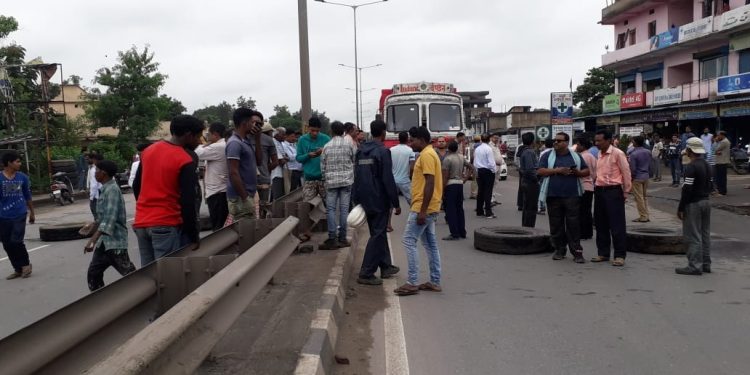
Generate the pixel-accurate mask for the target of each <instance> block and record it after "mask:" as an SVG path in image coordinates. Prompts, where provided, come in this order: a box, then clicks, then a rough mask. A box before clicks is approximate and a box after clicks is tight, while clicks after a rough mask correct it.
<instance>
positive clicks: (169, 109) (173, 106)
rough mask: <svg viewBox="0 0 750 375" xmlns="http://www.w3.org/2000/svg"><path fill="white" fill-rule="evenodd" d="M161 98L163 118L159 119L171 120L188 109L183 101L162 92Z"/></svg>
mask: <svg viewBox="0 0 750 375" xmlns="http://www.w3.org/2000/svg"><path fill="white" fill-rule="evenodd" d="M159 99H161V106H162V107H161V108H162V110H161V118H159V120H162V121H170V120H172V119H173V118H175V116H179V115H181V114H183V113H185V111H187V108H185V106H184V105H182V102H180V101H179V100H177V99H175V98H173V97H171V96H168V95H164V94H162V95H161V96H159Z"/></svg>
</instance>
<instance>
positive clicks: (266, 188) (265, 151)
mask: <svg viewBox="0 0 750 375" xmlns="http://www.w3.org/2000/svg"><path fill="white" fill-rule="evenodd" d="M260 132H261V134H260V138H259V139H257V142H256V138H258V137H257V136H255V137H250V138H248V141H250V145H251V146H252V147H253V149H255V150H257V149H258V148H259V147H260V150H261V151H260V159H259V160H258V163H257V165H258V185H257V186H258V208H259V210H258V212H259V213H260V218H261V219H262V218H265V217H266V216H267V213H268V204H269V202H270V198H271V170H272V169H274V168H276V166H278V164H279V159H278V156H277V155H276V145H275V144H274V143H273V137H271V134H272V133H273V127H272V126H271V124H270V123H268V122H267V123H265V124H263V127H262V128H261V130H260ZM258 145H260V146H258Z"/></svg>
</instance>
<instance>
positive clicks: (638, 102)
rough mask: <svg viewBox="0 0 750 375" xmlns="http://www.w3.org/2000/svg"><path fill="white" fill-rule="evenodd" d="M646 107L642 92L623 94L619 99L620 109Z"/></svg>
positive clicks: (644, 96)
mask: <svg viewBox="0 0 750 375" xmlns="http://www.w3.org/2000/svg"><path fill="white" fill-rule="evenodd" d="M645 106H646V95H645V94H644V93H642V92H636V93H633V94H625V95H623V96H622V97H621V98H620V109H627V108H641V107H645Z"/></svg>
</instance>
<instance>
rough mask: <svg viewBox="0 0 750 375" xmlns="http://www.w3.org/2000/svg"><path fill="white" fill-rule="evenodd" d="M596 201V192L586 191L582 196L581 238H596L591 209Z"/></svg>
mask: <svg viewBox="0 0 750 375" xmlns="http://www.w3.org/2000/svg"><path fill="white" fill-rule="evenodd" d="M593 203H594V192H593V191H588V190H587V191H584V192H583V197H581V239H582V240H588V239H590V238H594V217H593V215H592V212H591V209H592V208H593Z"/></svg>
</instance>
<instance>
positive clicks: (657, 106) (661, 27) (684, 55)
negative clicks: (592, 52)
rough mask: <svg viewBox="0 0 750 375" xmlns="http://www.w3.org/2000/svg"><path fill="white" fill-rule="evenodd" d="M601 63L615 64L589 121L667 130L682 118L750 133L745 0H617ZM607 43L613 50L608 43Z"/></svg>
mask: <svg viewBox="0 0 750 375" xmlns="http://www.w3.org/2000/svg"><path fill="white" fill-rule="evenodd" d="M607 3H608V6H606V7H605V8H604V9H603V10H602V18H601V21H600V23H601V24H602V25H611V26H614V35H613V43H612V45H611V46H612V47H614V48H613V49H612V48H608V51H607V53H605V54H604V55H603V56H602V66H603V67H605V68H609V69H613V70H614V71H615V72H616V80H615V92H614V93H613V94H612V95H609V96H607V97H606V98H605V101H604V108H603V110H604V114H602V115H599V116H591V117H589V118H586V119H580V120H586V122H587V124H591V123H592V122H593V123H595V126H596V127H597V128H606V127H608V128H611V129H612V130H614V131H616V132H619V133H623V134H636V133H640V132H641V131H645V132H646V133H650V132H654V133H659V134H662V135H671V134H674V133H678V132H682V131H684V129H685V128H686V127H688V126H690V127H691V129H692V130H693V131H694V132H695V133H696V134H697V133H699V132H702V130H703V128H706V127H708V128H709V129H710V130H711V131H716V130H718V129H723V130H726V131H727V132H728V133H729V135H730V139H732V140H734V141H737V140H739V139H740V137H743V138H744V139H745V140H747V138H748V136H750V132H749V131H748V129H750V127H747V126H744V125H743V123H746V122H748V121H750V5H747V4H746V3H748V1H746V0H703V1H694V0H666V1H665V0H615V1H611V0H610V1H608V2H607ZM610 49H612V50H610Z"/></svg>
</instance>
